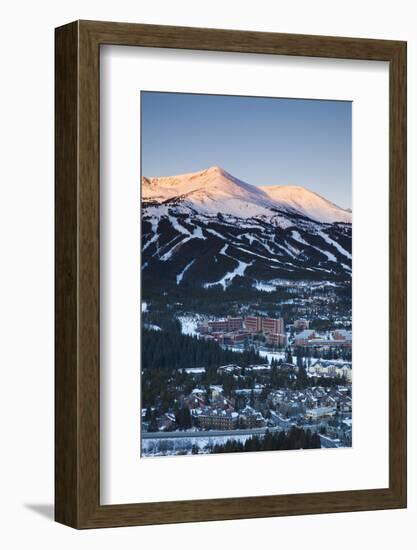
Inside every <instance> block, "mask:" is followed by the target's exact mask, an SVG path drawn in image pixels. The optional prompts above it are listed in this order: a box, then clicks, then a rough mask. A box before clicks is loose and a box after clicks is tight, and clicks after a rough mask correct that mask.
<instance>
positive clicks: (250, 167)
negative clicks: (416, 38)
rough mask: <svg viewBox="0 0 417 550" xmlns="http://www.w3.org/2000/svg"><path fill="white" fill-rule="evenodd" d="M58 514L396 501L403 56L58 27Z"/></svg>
mask: <svg viewBox="0 0 417 550" xmlns="http://www.w3.org/2000/svg"><path fill="white" fill-rule="evenodd" d="M55 448H56V520H57V521H59V522H61V523H64V524H66V525H69V526H72V527H76V528H98V527H111V526H124V525H144V524H156V523H174V522H189V521H207V520H220V519H236V518H255V517H265V516H284V515H296V514H313V513H328V512H343V511H360V510H379V509H386V508H403V507H405V506H406V44H405V43H404V42H399V41H385V40H369V39H358V38H335V37H325V36H306V35H290V34H275V33H257V32H248V31H229V30H218V29H196V28H186V27H184V28H180V27H165V26H153V25H140V24H123V23H110V22H92V21H77V22H74V23H70V24H68V25H65V26H63V27H60V28H58V29H56V446H55Z"/></svg>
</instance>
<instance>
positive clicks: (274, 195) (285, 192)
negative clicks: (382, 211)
mask: <svg viewBox="0 0 417 550" xmlns="http://www.w3.org/2000/svg"><path fill="white" fill-rule="evenodd" d="M260 189H262V190H263V191H264V192H265V193H266V194H267V195H268V196H269V197H270V198H271V199H272V200H273V201H274V202H275V203H279V204H280V205H282V206H287V207H288V208H292V209H294V210H296V211H297V212H300V213H301V214H303V215H304V216H308V217H309V218H312V219H313V220H316V221H321V222H327V223H334V222H345V223H352V213H351V212H350V211H348V210H343V209H342V208H340V207H339V206H336V205H335V204H333V203H332V202H330V201H328V200H327V199H325V198H323V197H321V196H320V195H318V194H317V193H314V192H313V191H309V190H308V189H305V188H304V187H297V186H290V185H271V186H263V187H260Z"/></svg>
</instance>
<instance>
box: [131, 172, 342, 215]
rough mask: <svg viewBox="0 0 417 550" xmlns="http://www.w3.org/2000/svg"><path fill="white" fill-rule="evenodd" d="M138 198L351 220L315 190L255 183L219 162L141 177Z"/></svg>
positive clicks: (205, 209)
mask: <svg viewBox="0 0 417 550" xmlns="http://www.w3.org/2000/svg"><path fill="white" fill-rule="evenodd" d="M142 200H143V201H152V202H157V203H162V202H166V201H175V200H176V201H180V202H181V203H182V204H183V205H187V206H190V207H192V208H194V209H196V210H198V211H199V212H201V213H205V214H217V213H218V212H220V213H224V214H233V215H236V216H239V217H254V216H271V215H273V213H274V212H276V211H277V210H279V211H284V212H295V213H299V214H301V215H302V216H307V217H309V218H312V219H313V220H316V221H321V222H326V223H334V222H345V223H351V221H352V214H351V212H349V211H347V210H343V209H342V208H339V207H338V206H336V205H335V204H333V203H331V202H330V201H328V200H327V199H325V198H323V197H321V196H320V195H318V194H317V193H314V192H312V191H309V190H308V189H305V188H304V187H297V186H285V185H279V186H262V187H256V186H255V185H250V184H248V183H245V182H243V181H241V180H239V179H237V178H235V177H234V176H232V175H231V174H229V173H228V172H226V171H225V170H223V169H222V168H220V167H219V166H212V167H211V168H208V169H207V170H203V171H201V172H194V173H189V174H181V175H178V176H168V177H159V178H158V177H154V178H147V177H144V178H142Z"/></svg>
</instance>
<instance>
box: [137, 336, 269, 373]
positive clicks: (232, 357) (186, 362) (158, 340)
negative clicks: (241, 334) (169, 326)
mask: <svg viewBox="0 0 417 550" xmlns="http://www.w3.org/2000/svg"><path fill="white" fill-rule="evenodd" d="M228 363H234V364H236V365H239V366H241V367H247V366H248V365H251V364H260V363H267V359H266V358H263V357H261V356H260V355H259V354H258V353H257V352H255V351H253V350H251V349H249V350H246V351H244V352H243V353H240V352H235V351H231V350H224V349H223V348H221V347H220V346H219V344H217V343H216V342H205V341H204V340H199V339H197V338H195V337H193V336H187V335H184V334H179V333H177V332H165V331H157V330H147V329H143V330H142V366H143V369H152V368H170V369H186V368H193V367H210V368H213V367H215V368H217V367H219V366H220V365H227V364H228Z"/></svg>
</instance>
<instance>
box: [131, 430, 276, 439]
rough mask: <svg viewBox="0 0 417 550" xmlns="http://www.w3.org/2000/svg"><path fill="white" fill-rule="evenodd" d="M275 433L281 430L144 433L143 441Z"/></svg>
mask: <svg viewBox="0 0 417 550" xmlns="http://www.w3.org/2000/svg"><path fill="white" fill-rule="evenodd" d="M267 429H268V430H269V431H270V432H274V431H276V430H280V429H281V428H251V429H248V430H201V431H195V432H143V433H142V437H143V439H173V438H174V439H175V438H185V437H190V438H191V437H227V436H238V435H258V434H264V433H265V430H267Z"/></svg>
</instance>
